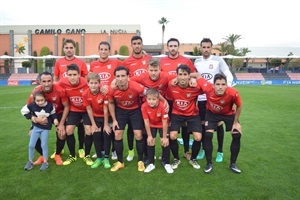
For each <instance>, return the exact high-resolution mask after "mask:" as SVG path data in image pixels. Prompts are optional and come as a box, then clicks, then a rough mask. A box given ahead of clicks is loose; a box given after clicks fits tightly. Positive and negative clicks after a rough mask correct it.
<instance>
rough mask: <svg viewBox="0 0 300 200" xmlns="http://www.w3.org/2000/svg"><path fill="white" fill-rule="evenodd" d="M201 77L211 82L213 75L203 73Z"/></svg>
mask: <svg viewBox="0 0 300 200" xmlns="http://www.w3.org/2000/svg"><path fill="white" fill-rule="evenodd" d="M201 76H202V77H203V78H204V79H206V80H211V79H212V78H213V75H212V74H210V73H203V74H201Z"/></svg>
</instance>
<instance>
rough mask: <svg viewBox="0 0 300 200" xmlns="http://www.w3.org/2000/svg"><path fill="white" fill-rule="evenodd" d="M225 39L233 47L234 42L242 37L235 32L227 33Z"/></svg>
mask: <svg viewBox="0 0 300 200" xmlns="http://www.w3.org/2000/svg"><path fill="white" fill-rule="evenodd" d="M223 39H225V41H226V42H227V43H228V45H231V46H232V47H233V48H235V45H234V44H235V43H236V42H237V41H239V40H240V39H242V36H241V35H235V34H229V36H226V38H223Z"/></svg>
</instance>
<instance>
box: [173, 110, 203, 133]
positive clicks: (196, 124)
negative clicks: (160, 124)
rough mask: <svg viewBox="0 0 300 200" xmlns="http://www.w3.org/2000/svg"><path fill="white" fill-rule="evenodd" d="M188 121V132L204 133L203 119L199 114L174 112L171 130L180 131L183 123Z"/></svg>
mask: <svg viewBox="0 0 300 200" xmlns="http://www.w3.org/2000/svg"><path fill="white" fill-rule="evenodd" d="M184 122H187V132H188V133H191V132H199V133H202V127H201V120H200V117H199V115H196V116H183V115H175V114H172V117H171V126H170V131H178V130H179V129H180V127H181V125H182V123H184Z"/></svg>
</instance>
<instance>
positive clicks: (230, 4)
mask: <svg viewBox="0 0 300 200" xmlns="http://www.w3.org/2000/svg"><path fill="white" fill-rule="evenodd" d="M0 5H1V6H0V25H50V24H51V25H72V24H79V25H80V24H101V25H105V24H137V25H140V26H141V36H142V38H143V41H144V44H145V45H151V44H152V45H153V44H158V43H161V40H162V31H161V25H159V24H158V20H160V19H161V18H162V17H165V18H167V20H168V21H169V22H168V23H167V24H166V29H165V37H164V38H165V39H164V41H165V42H166V41H167V40H168V39H169V38H171V37H175V38H178V39H179V41H180V42H181V43H199V42H200V41H201V39H202V38H204V37H208V38H211V39H212V41H213V43H214V44H218V43H220V42H224V38H226V37H227V36H229V35H230V34H235V35H241V38H242V39H241V40H239V41H238V42H236V47H240V48H241V47H245V48H251V47H296V48H299V49H300V25H299V24H300V12H299V8H300V1H299V0H284V1H282V0H275V1H263V0H259V1H258V0H244V1H240V0H214V1H201V0H108V1H104V0H97V1H96V0H93V1H92V0H85V1H80V0H77V1H70V0H51V1H36V0H26V1H24V0H14V1H8V0H0ZM0 28H1V26H0Z"/></svg>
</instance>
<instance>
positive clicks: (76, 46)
mask: <svg viewBox="0 0 300 200" xmlns="http://www.w3.org/2000/svg"><path fill="white" fill-rule="evenodd" d="M75 55H77V56H79V43H78V42H76V43H75Z"/></svg>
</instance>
